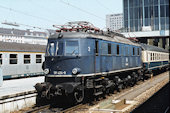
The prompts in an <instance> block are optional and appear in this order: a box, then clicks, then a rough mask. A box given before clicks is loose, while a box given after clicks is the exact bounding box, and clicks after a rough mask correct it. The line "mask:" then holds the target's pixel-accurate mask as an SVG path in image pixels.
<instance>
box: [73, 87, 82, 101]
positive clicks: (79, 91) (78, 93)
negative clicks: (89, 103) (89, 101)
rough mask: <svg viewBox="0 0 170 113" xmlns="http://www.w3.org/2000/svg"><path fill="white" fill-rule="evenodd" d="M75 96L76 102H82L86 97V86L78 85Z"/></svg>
mask: <svg viewBox="0 0 170 113" xmlns="http://www.w3.org/2000/svg"><path fill="white" fill-rule="evenodd" d="M74 98H75V101H76V103H80V102H82V101H83V99H84V88H83V87H82V86H78V87H77V88H76V89H75V91H74Z"/></svg>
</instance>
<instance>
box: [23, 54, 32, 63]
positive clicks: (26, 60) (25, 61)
mask: <svg viewBox="0 0 170 113" xmlns="http://www.w3.org/2000/svg"><path fill="white" fill-rule="evenodd" d="M30 62H31V59H30V55H24V64H30Z"/></svg>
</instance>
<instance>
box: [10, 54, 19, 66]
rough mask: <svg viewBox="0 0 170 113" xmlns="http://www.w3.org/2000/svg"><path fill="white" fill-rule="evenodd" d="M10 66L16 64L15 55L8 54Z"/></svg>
mask: <svg viewBox="0 0 170 113" xmlns="http://www.w3.org/2000/svg"><path fill="white" fill-rule="evenodd" d="M9 63H10V64H17V54H10V61H9Z"/></svg>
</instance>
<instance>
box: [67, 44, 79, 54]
mask: <svg viewBox="0 0 170 113" xmlns="http://www.w3.org/2000/svg"><path fill="white" fill-rule="evenodd" d="M65 51H66V52H65V53H66V55H69V56H70V55H71V56H72V55H73V56H74V55H78V54H79V48H78V41H66V49H65Z"/></svg>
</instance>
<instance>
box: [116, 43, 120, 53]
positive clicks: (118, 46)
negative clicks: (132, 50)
mask: <svg viewBox="0 0 170 113" xmlns="http://www.w3.org/2000/svg"><path fill="white" fill-rule="evenodd" d="M116 47H117V55H119V45H117V46H116Z"/></svg>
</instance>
